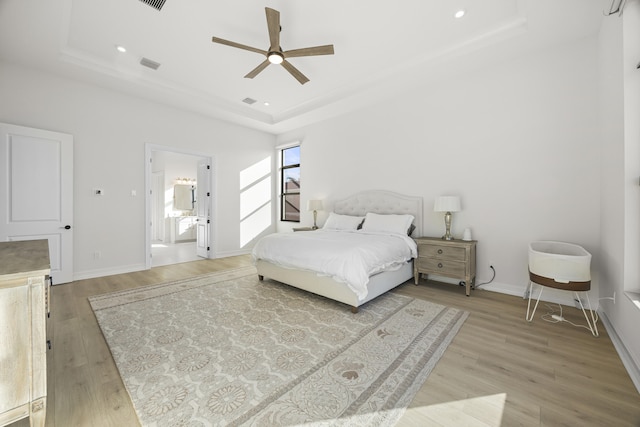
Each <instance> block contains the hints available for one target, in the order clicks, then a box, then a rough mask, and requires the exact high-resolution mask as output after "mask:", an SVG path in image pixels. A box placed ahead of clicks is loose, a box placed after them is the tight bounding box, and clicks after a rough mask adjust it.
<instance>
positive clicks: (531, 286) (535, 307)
mask: <svg viewBox="0 0 640 427" xmlns="http://www.w3.org/2000/svg"><path fill="white" fill-rule="evenodd" d="M543 290H544V286H540V293H539V294H538V299H537V300H536V305H535V306H534V307H533V312H532V313H531V316H529V310H530V309H531V296H532V295H533V282H532V281H531V280H529V303H528V304H527V315H526V317H525V319H527V322H531V321H532V320H533V316H535V314H536V309H537V308H538V303H539V302H540V297H541V296H542V291H543Z"/></svg>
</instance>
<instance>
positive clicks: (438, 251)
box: [418, 244, 466, 261]
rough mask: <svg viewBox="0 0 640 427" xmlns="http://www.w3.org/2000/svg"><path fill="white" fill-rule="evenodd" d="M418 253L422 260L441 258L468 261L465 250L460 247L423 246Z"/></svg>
mask: <svg viewBox="0 0 640 427" xmlns="http://www.w3.org/2000/svg"><path fill="white" fill-rule="evenodd" d="M418 252H419V254H420V257H421V258H422V257H425V258H439V259H446V260H453V261H465V259H466V250H465V248H459V247H450V246H440V245H431V244H426V245H425V244H422V245H420V247H419V249H418Z"/></svg>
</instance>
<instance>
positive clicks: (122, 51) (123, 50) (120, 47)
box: [116, 45, 127, 53]
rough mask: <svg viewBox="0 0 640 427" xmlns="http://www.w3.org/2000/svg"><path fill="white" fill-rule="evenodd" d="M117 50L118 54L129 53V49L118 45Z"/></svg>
mask: <svg viewBox="0 0 640 427" xmlns="http://www.w3.org/2000/svg"><path fill="white" fill-rule="evenodd" d="M116 50H117V51H118V52H120V53H125V52H126V51H127V48H126V47H124V46H120V45H118V46H116Z"/></svg>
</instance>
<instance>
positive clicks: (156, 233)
mask: <svg viewBox="0 0 640 427" xmlns="http://www.w3.org/2000/svg"><path fill="white" fill-rule="evenodd" d="M164 210H165V202H164V172H153V174H152V180H151V240H161V241H163V242H164V241H166V240H168V239H165V235H164V229H165V224H164V215H165V213H164Z"/></svg>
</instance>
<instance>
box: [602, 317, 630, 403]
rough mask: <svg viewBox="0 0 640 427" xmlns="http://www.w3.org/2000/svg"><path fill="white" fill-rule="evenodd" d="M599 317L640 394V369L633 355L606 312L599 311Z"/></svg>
mask: <svg viewBox="0 0 640 427" xmlns="http://www.w3.org/2000/svg"><path fill="white" fill-rule="evenodd" d="M598 315H599V316H600V320H602V324H603V325H604V328H605V329H606V330H607V333H608V334H609V338H611V342H612V343H613V346H614V347H615V348H616V351H617V352H618V356H620V360H622V364H623V365H624V367H625V369H626V370H627V372H628V373H629V376H630V377H631V381H633V384H634V385H635V386H636V389H637V390H638V393H640V367H639V366H638V365H636V363H635V361H634V360H633V357H631V354H630V353H629V352H628V351H627V347H625V345H624V343H623V342H622V340H621V339H620V337H619V336H618V334H617V333H616V330H615V328H614V327H613V325H612V324H611V322H610V321H609V318H608V317H607V315H606V313H605V312H604V311H598Z"/></svg>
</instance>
